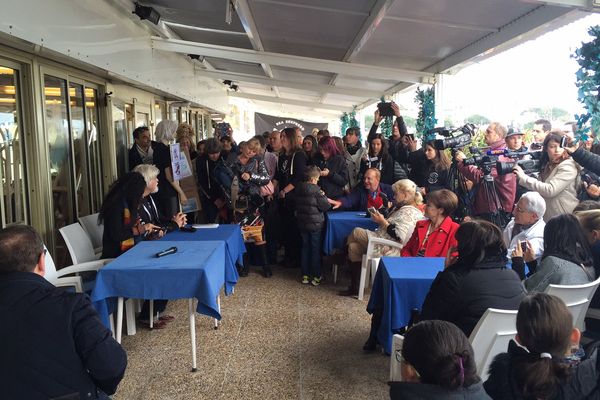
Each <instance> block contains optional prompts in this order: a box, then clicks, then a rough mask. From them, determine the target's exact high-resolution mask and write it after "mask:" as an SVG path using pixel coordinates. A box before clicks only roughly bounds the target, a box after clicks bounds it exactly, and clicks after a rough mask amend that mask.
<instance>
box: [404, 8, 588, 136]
mask: <svg viewBox="0 0 600 400" xmlns="http://www.w3.org/2000/svg"><path fill="white" fill-rule="evenodd" d="M593 25H600V14H591V15H589V16H586V17H584V18H582V19H580V20H578V21H575V22H573V23H571V24H569V25H566V26H564V27H562V28H559V29H557V30H555V31H552V32H549V33H546V34H544V35H543V36H540V37H538V38H537V39H534V40H530V41H527V42H525V43H523V44H521V45H519V46H516V47H514V48H512V49H510V50H507V51H505V52H503V53H500V54H498V55H495V56H493V57H490V58H488V59H486V60H483V61H481V62H479V63H476V64H472V65H470V66H468V67H466V68H464V69H462V70H461V71H460V72H458V73H457V74H456V75H454V76H450V77H449V78H448V79H447V85H446V88H445V90H446V92H445V95H446V99H447V100H448V106H449V108H450V109H449V110H448V112H449V113H450V114H452V115H453V117H454V120H455V122H459V123H460V122H462V119H464V118H465V117H467V116H469V115H472V114H481V115H484V116H486V117H487V118H489V119H490V120H497V121H500V122H503V123H505V124H511V123H512V122H514V123H515V124H516V125H522V124H524V123H525V122H528V121H526V120H527V119H528V118H531V116H528V115H523V116H521V112H522V111H524V110H526V109H528V108H532V107H540V108H547V107H557V108H562V109H565V110H567V111H568V112H569V113H570V114H571V115H573V116H574V114H575V113H581V112H582V111H583V108H582V107H581V104H580V103H579V102H578V100H577V87H576V86H575V81H576V79H575V72H576V71H577V70H578V68H579V65H578V64H577V62H576V61H575V60H574V59H573V58H572V57H571V55H573V54H574V52H575V50H576V49H577V48H578V47H580V46H581V44H582V42H587V41H590V40H591V37H590V36H589V34H588V33H587V31H588V29H589V27H590V26H593ZM401 99H402V101H403V102H411V101H413V99H414V94H412V93H406V94H405V95H403V96H401ZM407 108H408V110H407V113H409V114H413V113H414V109H413V108H414V107H413V106H411V105H410V104H408V107H407ZM573 118H574V117H573Z"/></svg>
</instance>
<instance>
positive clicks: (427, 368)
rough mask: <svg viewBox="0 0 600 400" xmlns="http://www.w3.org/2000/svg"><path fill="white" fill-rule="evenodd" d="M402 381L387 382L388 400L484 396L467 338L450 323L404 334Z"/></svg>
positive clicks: (474, 398)
mask: <svg viewBox="0 0 600 400" xmlns="http://www.w3.org/2000/svg"><path fill="white" fill-rule="evenodd" d="M401 371H402V382H390V398H391V399H392V400H397V399H398V400H399V399H423V400H428V399H436V400H444V399H449V400H451V399H457V400H458V399H462V400H483V399H489V398H490V397H489V396H488V395H487V394H486V393H485V391H484V389H483V385H482V383H481V379H480V378H479V376H477V366H476V365H475V360H474V356H473V348H472V347H471V344H470V343H469V339H467V337H466V336H465V334H464V333H463V332H462V331H461V330H460V329H458V327H457V326H456V325H454V324H451V323H450V322H446V321H439V320H431V321H423V322H420V323H418V324H416V325H414V326H413V327H412V328H411V329H409V330H408V331H407V332H406V335H405V336H404V343H403V346H402V361H401Z"/></svg>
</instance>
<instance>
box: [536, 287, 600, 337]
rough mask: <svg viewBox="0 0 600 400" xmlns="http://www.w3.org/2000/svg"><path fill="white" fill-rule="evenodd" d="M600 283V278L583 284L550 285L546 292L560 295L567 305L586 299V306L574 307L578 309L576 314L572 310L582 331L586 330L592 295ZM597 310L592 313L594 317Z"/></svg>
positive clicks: (574, 318)
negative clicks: (586, 318) (586, 319)
mask: <svg viewBox="0 0 600 400" xmlns="http://www.w3.org/2000/svg"><path fill="white" fill-rule="evenodd" d="M598 285H600V278H598V279H596V280H595V281H593V282H589V283H584V284H583V285H549V286H548V288H547V289H546V293H547V294H551V295H553V296H556V297H558V298H559V299H561V300H562V301H564V302H565V304H567V306H568V305H569V304H578V303H580V302H582V301H583V300H586V302H585V305H584V306H582V307H578V308H576V309H573V310H576V311H577V314H574V313H573V311H572V312H571V314H572V315H573V324H574V326H576V327H577V328H578V329H579V330H580V331H581V332H585V317H586V314H587V313H588V308H589V305H590V302H591V301H592V297H594V294H595V293H596V289H598ZM595 311H596V310H594V311H593V312H592V313H591V314H592V315H590V316H591V317H592V318H593V314H594V312H595ZM597 311H600V310H597Z"/></svg>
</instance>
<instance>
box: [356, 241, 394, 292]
mask: <svg viewBox="0 0 600 400" xmlns="http://www.w3.org/2000/svg"><path fill="white" fill-rule="evenodd" d="M376 246H389V247H394V248H397V249H402V245H401V244H400V243H398V242H394V241H393V240H388V239H382V238H378V237H370V238H369V244H368V245H367V253H366V254H364V255H363V256H362V265H361V269H360V282H359V284H358V299H359V300H362V299H363V298H364V296H365V284H366V281H367V274H370V275H371V285H372V284H373V281H374V280H375V273H376V272H377V266H378V265H379V257H374V255H375V249H376Z"/></svg>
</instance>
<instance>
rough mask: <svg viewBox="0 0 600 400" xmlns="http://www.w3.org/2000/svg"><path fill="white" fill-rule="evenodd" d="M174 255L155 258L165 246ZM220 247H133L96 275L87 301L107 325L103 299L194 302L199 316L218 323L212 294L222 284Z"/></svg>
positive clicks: (222, 251) (206, 243)
mask: <svg viewBox="0 0 600 400" xmlns="http://www.w3.org/2000/svg"><path fill="white" fill-rule="evenodd" d="M172 246H175V247H177V249H178V251H177V253H175V254H171V255H168V256H165V257H161V258H156V257H155V256H154V255H155V254H156V253H157V252H159V251H162V250H165V249H167V248H169V247H172ZM225 253H226V252H225V243H224V242H223V241H212V242H211V241H203V242H197V243H194V245H193V246H190V245H189V242H187V241H186V242H183V241H148V242H141V243H138V244H137V245H135V246H134V247H133V248H131V249H130V250H129V251H127V252H126V253H123V254H122V255H120V256H119V257H117V258H116V259H115V260H114V261H113V262H111V263H110V264H108V265H106V266H105V267H104V268H102V269H100V270H99V271H98V274H97V276H96V286H95V288H94V290H93V292H92V302H93V304H94V307H95V308H96V310H97V311H98V313H99V314H100V317H101V319H102V322H103V323H104V324H105V325H106V326H107V327H108V326H109V322H108V307H107V302H106V300H108V299H110V298H112V297H128V298H134V299H168V300H172V299H189V298H193V297H195V298H196V299H198V306H197V308H196V310H197V311H198V313H200V314H204V315H208V316H210V317H215V318H217V319H221V314H220V313H219V308H218V306H217V296H218V294H219V292H220V290H221V287H223V285H224V283H225V282H224V280H225V274H224V273H223V266H224V265H225V258H226V255H225Z"/></svg>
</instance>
